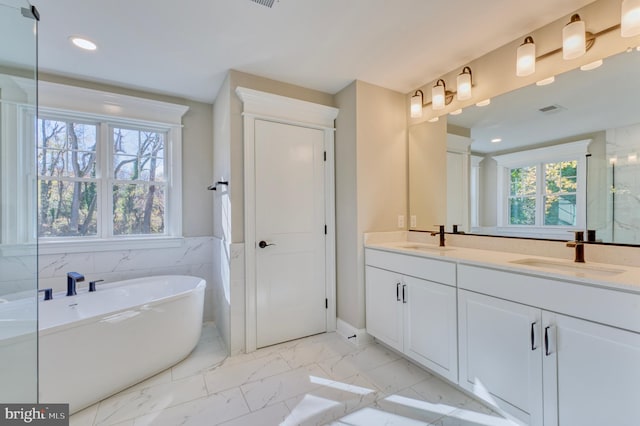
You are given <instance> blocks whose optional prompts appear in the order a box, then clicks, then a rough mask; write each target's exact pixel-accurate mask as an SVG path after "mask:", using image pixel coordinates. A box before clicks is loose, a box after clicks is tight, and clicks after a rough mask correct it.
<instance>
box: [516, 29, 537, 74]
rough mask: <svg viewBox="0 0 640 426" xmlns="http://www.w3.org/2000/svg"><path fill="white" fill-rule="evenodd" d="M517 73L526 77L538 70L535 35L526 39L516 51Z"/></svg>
mask: <svg viewBox="0 0 640 426" xmlns="http://www.w3.org/2000/svg"><path fill="white" fill-rule="evenodd" d="M516 57H517V59H516V75H517V76H518V77H526V76H528V75H531V74H533V73H534V72H536V44H535V43H534V42H533V37H527V38H525V39H524V43H522V44H521V45H520V47H518V51H517V53H516Z"/></svg>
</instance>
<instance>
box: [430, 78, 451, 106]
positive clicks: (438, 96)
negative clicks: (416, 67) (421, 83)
mask: <svg viewBox="0 0 640 426" xmlns="http://www.w3.org/2000/svg"><path fill="white" fill-rule="evenodd" d="M446 91H447V86H446V84H445V82H444V80H443V79H439V80H438V81H436V85H435V86H433V87H432V88H431V102H432V104H433V109H434V110H439V109H443V108H444V105H445V93H446Z"/></svg>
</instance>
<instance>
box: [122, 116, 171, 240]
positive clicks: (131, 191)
mask: <svg viewBox="0 0 640 426" xmlns="http://www.w3.org/2000/svg"><path fill="white" fill-rule="evenodd" d="M164 153H165V134H164V133H159V132H154V131H144V130H132V129H124V128H113V171H114V172H113V175H114V178H115V180H114V184H113V233H114V235H128V234H162V233H164V214H165V196H166V191H165V186H166V180H165V176H164V164H165V161H164V159H165V155H164Z"/></svg>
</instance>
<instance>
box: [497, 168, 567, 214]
mask: <svg viewBox="0 0 640 426" xmlns="http://www.w3.org/2000/svg"><path fill="white" fill-rule="evenodd" d="M577 170H578V161H577V160H570V161H559V162H553V163H541V164H538V165H534V166H526V167H517V168H513V169H510V170H509V176H510V191H509V225H542V224H544V226H576V220H577V208H576V207H577V206H576V193H577ZM538 176H544V180H543V183H542V184H540V182H539V181H538ZM537 217H542V218H543V220H542V222H543V223H542V224H539V223H537V220H536V218H537Z"/></svg>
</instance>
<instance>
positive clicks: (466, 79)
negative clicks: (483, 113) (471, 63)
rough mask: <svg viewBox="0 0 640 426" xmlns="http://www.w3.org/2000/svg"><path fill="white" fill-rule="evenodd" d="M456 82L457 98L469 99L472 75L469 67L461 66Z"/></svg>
mask: <svg viewBox="0 0 640 426" xmlns="http://www.w3.org/2000/svg"><path fill="white" fill-rule="evenodd" d="M457 83H458V94H457V97H458V100H459V101H466V100H467V99H471V87H472V85H473V76H472V74H471V68H469V67H464V68H462V72H461V73H460V74H458V78H457Z"/></svg>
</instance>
